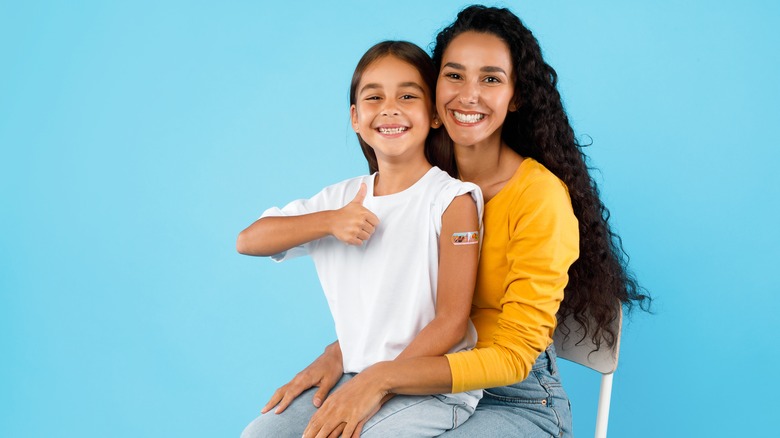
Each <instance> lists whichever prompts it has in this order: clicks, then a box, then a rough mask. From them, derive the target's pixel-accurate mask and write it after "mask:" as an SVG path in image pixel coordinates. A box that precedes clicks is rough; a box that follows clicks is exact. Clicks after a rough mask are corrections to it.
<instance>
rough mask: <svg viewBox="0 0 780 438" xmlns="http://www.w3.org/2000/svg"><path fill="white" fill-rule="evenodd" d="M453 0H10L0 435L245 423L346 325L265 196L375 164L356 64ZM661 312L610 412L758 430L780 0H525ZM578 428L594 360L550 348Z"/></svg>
mask: <svg viewBox="0 0 780 438" xmlns="http://www.w3.org/2000/svg"><path fill="white" fill-rule="evenodd" d="M466 4H468V3H466V2H462V1H456V2H453V1H444V0H438V1H430V2H421V1H416V0H415V1H410V0H398V1H394V2H384V3H381V4H380V3H375V2H367V1H344V2H335V3H334V2H330V3H329V2H313V1H312V2H301V1H291V2H257V1H225V2H207V1H199V2H188V1H146V0H142V1H134V2H101V1H72V2H65V1H28V2H12V1H8V0H2V1H0V63H1V65H2V66H1V68H0V201H2V204H1V205H2V207H1V208H2V214H0V436H3V437H48V436H69V437H102V436H114V437H138V436H149V437H152V436H153V437H163V436H187V437H235V436H238V434H239V433H240V432H241V430H242V428H243V427H244V426H245V425H246V424H247V423H248V422H249V421H250V420H251V419H252V418H253V417H254V416H255V415H256V414H257V413H258V411H259V409H260V407H261V406H262V404H263V403H264V402H265V401H266V400H267V399H268V397H269V396H270V394H271V393H272V391H273V389H274V388H276V387H277V386H279V385H281V384H282V383H284V382H286V381H287V379H289V378H291V377H292V376H293V375H294V374H295V373H296V372H297V371H299V370H300V369H301V368H302V367H304V366H305V365H306V364H308V363H309V361H311V360H312V359H313V358H314V357H316V356H317V355H318V354H319V353H320V352H321V351H322V349H323V347H324V346H325V345H326V344H328V343H329V342H331V341H332V340H333V339H334V332H333V328H332V321H331V319H330V316H329V313H328V310H327V306H326V303H325V300H324V298H323V296H322V292H321V290H320V289H319V285H318V282H317V278H316V274H315V272H314V269H313V266H312V263H311V261H310V260H308V259H300V260H294V261H290V262H286V263H283V264H275V263H273V262H271V261H270V260H267V259H259V258H251V257H245V256H240V255H238V254H237V253H236V251H235V238H236V235H237V233H238V232H239V231H240V230H241V229H243V228H244V227H245V226H247V225H248V224H249V223H251V222H252V221H253V220H254V219H256V218H257V216H258V215H259V214H260V213H261V212H262V211H263V210H264V209H265V208H267V207H269V206H272V205H281V204H284V203H286V202H287V201H289V200H292V199H296V198H300V197H307V196H311V195H312V194H314V193H315V192H317V191H318V190H319V189H320V188H321V187H323V186H325V185H327V184H330V183H333V182H337V181H340V180H342V179H345V178H347V177H351V176H355V175H358V174H362V173H364V172H365V171H366V165H365V162H364V160H363V158H362V155H361V153H360V152H359V149H358V146H357V142H356V140H355V138H354V134H353V132H352V131H351V129H350V126H349V123H348V102H347V93H348V84H349V79H350V77H351V74H352V69H353V68H354V65H355V64H356V62H357V60H358V58H359V57H360V56H361V55H362V53H363V52H364V51H365V49H367V48H368V47H369V46H371V45H372V44H373V43H375V42H377V41H379V40H383V39H407V40H410V41H413V42H416V43H418V44H420V45H421V46H423V47H428V45H429V44H430V42H431V41H432V40H433V37H434V35H435V34H436V32H437V31H438V30H439V29H441V28H442V27H443V26H445V25H446V24H448V23H449V22H451V21H452V20H453V19H454V17H455V15H456V13H457V11H459V10H460V9H461V8H462V7H463V6H465V5H466ZM500 5H502V6H508V7H510V8H511V9H512V10H513V11H515V12H516V13H517V14H518V15H519V16H520V17H521V18H522V19H523V20H524V21H525V23H526V24H527V25H528V26H529V27H530V28H531V29H532V30H533V31H534V32H535V34H536V36H537V38H538V39H539V40H540V42H541V45H542V47H543V49H544V52H545V56H546V58H547V61H548V62H549V63H550V64H551V65H553V67H554V68H556V70H557V72H558V74H559V76H560V90H561V92H562V95H563V97H564V100H565V104H566V108H567V110H568V113H569V115H570V117H571V120H572V122H573V125H574V127H575V130H576V132H577V135H578V136H580V138H581V139H583V141H585V142H592V146H590V147H588V148H587V153H588V154H589V156H590V157H591V164H592V165H593V166H594V167H596V168H598V171H596V173H595V175H596V176H597V179H598V181H599V183H600V187H601V191H602V195H603V198H604V200H605V202H606V204H607V205H608V207H609V208H610V210H611V212H612V223H613V225H614V227H615V228H616V230H617V231H618V232H619V233H620V235H621V236H622V238H623V243H624V245H625V247H626V249H627V251H628V252H629V254H630V255H631V266H632V268H633V270H634V271H635V273H636V274H637V275H638V277H639V279H640V280H641V282H642V284H643V285H644V286H645V287H646V288H647V289H648V290H649V291H651V293H652V294H653V296H654V297H655V299H656V300H655V307H654V309H655V314H654V315H648V314H644V313H636V314H635V315H634V316H633V318H631V320H630V322H629V323H628V324H627V325H626V328H625V331H624V336H623V343H622V352H621V358H620V367H619V368H618V372H617V374H616V377H615V388H614V392H613V400H612V411H611V416H610V426H609V429H610V435H612V436H616V437H657V436H675V437H686V436H722V437H731V436H750V435H759V434H767V433H768V434H770V435H771V432H770V431H771V430H773V424H774V421H772V418H773V415H774V413H775V412H776V411H777V410H778V408H780V404H779V403H778V401H777V399H778V398H777V391H778V390H779V389H780V385H778V379H777V369H778V368H780V358H779V357H778V355H779V354H780V353H779V349H778V342H777V340H776V336H775V335H774V334H775V333H777V332H778V331H779V330H780V324H779V323H778V318H777V317H776V316H775V315H774V312H775V311H776V310H777V308H778V304H780V300H778V292H780V287H778V281H777V278H776V277H775V275H776V273H777V268H776V264H777V262H778V261H779V260H780V249H779V248H780V232H778V225H777V224H778V220H777V216H778V213H779V212H780V183H778V182H777V179H776V177H775V176H774V175H773V171H772V169H774V168H775V167H776V166H777V164H778V163H780V147H779V146H780V142H779V141H778V137H777V132H776V131H777V126H778V123H779V122H780V111H779V110H778V106H777V102H779V101H780V85H778V84H779V83H780V81H778V78H780V66H779V65H778V58H777V55H776V52H777V47H778V43H780V34H778V31H777V23H778V22H780V3H777V2H773V1H749V2H737V1H720V2H705V1H693V2H676V1H669V0H663V1H654V2H649V1H648V2H618V1H562V0H560V1H558V0H556V1H516V2H506V3H502V4H500ZM562 373H563V377H564V379H565V384H566V386H567V389H568V391H569V393H570V395H571V398H572V403H573V407H574V419H575V433H576V434H577V435H578V436H589V435H590V434H591V433H592V430H593V425H594V420H595V404H596V396H597V392H598V375H597V374H595V373H593V372H590V371H587V370H584V369H580V368H578V367H577V366H574V365H569V364H562Z"/></svg>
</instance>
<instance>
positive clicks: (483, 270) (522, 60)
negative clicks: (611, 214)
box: [266, 6, 649, 437]
mask: <svg viewBox="0 0 780 438" xmlns="http://www.w3.org/2000/svg"><path fill="white" fill-rule="evenodd" d="M433 58H434V62H435V63H436V67H437V68H438V69H439V79H438V83H437V88H436V109H437V112H438V114H439V116H440V118H441V120H442V122H443V124H444V126H445V128H446V129H447V133H448V134H449V135H450V137H451V138H452V143H453V145H452V147H451V148H449V149H447V148H444V149H442V150H441V151H440V152H441V157H440V161H439V162H438V163H437V164H438V165H439V166H440V167H442V168H445V169H447V170H448V171H450V172H451V173H452V174H453V175H457V176H459V177H460V178H461V179H462V180H464V181H469V182H473V183H476V184H477V185H478V186H479V187H480V188H481V189H482V192H483V195H484V199H485V202H486V205H485V212H484V229H485V233H484V242H483V247H482V252H481V257H480V264H479V272H478V276H477V287H476V291H475V295H474V302H473V305H472V312H471V317H472V321H473V322H474V325H475V326H476V328H477V331H478V333H479V340H478V343H477V347H476V348H475V349H474V350H471V351H466V352H459V353H455V354H448V355H446V356H439V357H418V358H412V359H402V360H394V361H390V362H380V363H378V364H376V365H374V366H372V367H370V368H368V369H366V370H365V371H363V372H362V373H360V374H358V375H357V376H356V377H355V378H354V379H352V380H351V381H350V382H349V383H348V384H347V385H344V386H342V387H341V388H339V389H338V390H337V391H335V392H334V393H333V394H331V395H330V396H329V397H328V398H327V400H325V401H324V403H323V400H324V398H325V396H326V395H327V393H328V391H329V390H330V389H331V388H332V387H333V384H334V382H335V378H336V377H335V376H337V375H340V374H341V370H340V368H339V367H340V357H339V355H340V353H339V347H338V344H334V345H331V346H330V347H328V348H327V349H326V351H325V353H323V355H322V356H321V357H320V358H319V359H317V361H315V362H314V363H313V364H312V365H310V366H309V367H308V368H307V369H305V370H304V371H303V372H301V373H300V374H299V375H298V376H296V377H295V378H294V379H293V380H292V381H291V382H290V383H288V384H287V385H285V386H283V387H282V388H280V389H279V390H278V391H277V392H276V393H275V394H274V396H273V397H272V399H271V401H270V402H269V404H268V405H267V406H266V409H270V408H271V407H272V406H277V405H278V406H277V409H284V408H285V407H286V406H287V405H288V404H289V402H290V400H292V399H293V398H295V397H296V396H297V395H298V394H300V393H301V391H303V390H305V389H308V388H310V387H312V386H319V387H320V388H319V390H318V391H317V392H316V393H315V396H314V399H313V402H314V404H315V405H317V406H320V405H321V407H320V409H319V411H318V412H317V414H316V415H315V416H314V417H312V419H311V422H310V423H309V426H308V428H307V429H306V432H305V433H304V436H305V437H315V436H317V437H324V436H328V435H329V433H330V432H334V431H335V432H336V434H338V433H340V432H342V431H343V432H344V434H345V435H347V436H350V435H351V434H352V433H353V431H357V433H359V430H360V427H361V425H362V422H364V421H365V420H366V418H370V416H371V415H372V414H373V412H376V410H377V409H378V406H379V405H380V403H381V402H382V400H383V399H386V398H387V397H391V396H392V394H436V393H442V392H447V391H453V392H457V391H465V390H470V389H477V388H488V389H486V390H485V391H484V396H483V398H482V400H481V401H480V403H479V406H478V407H477V411H476V412H475V413H474V415H473V416H472V417H471V419H469V421H467V422H466V423H465V424H463V425H461V426H460V427H458V428H457V429H455V430H453V431H451V432H447V433H446V434H444V436H450V437H453V436H455V437H457V436H464V437H474V436H570V435H571V431H572V428H571V411H570V406H569V402H568V398H567V396H566V393H565V392H564V391H563V389H562V387H561V383H560V379H559V376H558V373H557V368H556V364H555V350H554V348H553V346H552V334H553V332H554V330H555V328H556V323H557V320H556V314H557V316H558V318H560V319H561V320H563V319H565V318H566V317H568V316H573V317H574V319H575V320H576V321H578V322H579V323H581V324H583V325H584V327H585V329H586V330H587V334H588V336H591V337H592V338H593V339H594V340H596V341H597V342H598V340H600V339H605V340H606V341H607V343H609V344H612V343H614V342H615V337H614V335H615V334H614V332H612V330H611V328H610V322H611V321H612V320H614V318H615V317H616V315H617V312H618V309H617V306H616V302H617V301H620V302H621V303H623V305H625V306H626V307H627V308H629V309H630V308H631V307H632V306H633V305H634V304H639V305H640V306H641V307H643V308H644V307H646V305H647V304H649V298H648V297H647V296H646V295H643V294H642V293H641V289H640V288H639V287H638V286H637V284H636V281H635V280H634V279H633V278H632V277H631V276H630V275H629V274H628V272H627V270H626V268H625V261H624V253H623V251H622V248H621V247H620V245H619V243H618V242H619V238H618V237H617V236H616V235H615V234H614V233H613V232H612V231H611V230H610V228H609V225H608V223H607V217H608V211H607V210H606V208H605V207H604V205H603V204H602V203H601V201H600V200H599V197H598V190H597V188H596V184H595V182H594V181H593V179H592V178H591V177H590V175H589V174H588V170H587V166H586V165H585V157H584V155H583V154H582V152H581V150H580V147H579V145H578V144H577V142H576V140H575V138H574V133H573V130H572V128H571V126H570V124H569V122H568V118H567V116H566V113H565V112H564V110H563V105H562V103H561V98H560V95H559V94H558V91H557V89H556V82H557V77H556V73H555V71H554V70H553V69H552V68H551V67H550V66H549V65H547V64H546V63H545V62H544V60H543V59H542V56H541V50H540V48H539V45H538V43H537V41H536V39H535V38H534V37H533V35H532V34H531V32H530V31H529V30H528V29H527V28H526V27H525V26H524V25H523V24H522V23H521V22H520V20H519V19H518V18H517V17H516V16H515V15H514V14H512V13H511V12H510V11H509V10H507V9H497V8H486V7H483V6H471V7H468V8H466V9H465V10H463V11H462V12H461V13H460V14H458V18H457V19H456V21H455V22H454V23H453V24H452V25H450V26H449V27H447V28H445V29H444V30H442V31H441V32H440V33H439V35H438V36H437V38H436V46H435V49H434V52H433ZM575 260H576V261H575ZM564 289H565V291H564ZM563 329H564V330H567V329H568V328H566V327H564V328H563Z"/></svg>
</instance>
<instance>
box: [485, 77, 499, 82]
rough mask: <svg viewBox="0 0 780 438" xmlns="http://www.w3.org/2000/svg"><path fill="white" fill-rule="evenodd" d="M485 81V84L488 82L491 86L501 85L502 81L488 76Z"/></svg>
mask: <svg viewBox="0 0 780 438" xmlns="http://www.w3.org/2000/svg"><path fill="white" fill-rule="evenodd" d="M484 80H485V82H487V83H489V84H500V83H501V80H499V79H498V78H497V77H495V76H488V77H486V78H485V79H484Z"/></svg>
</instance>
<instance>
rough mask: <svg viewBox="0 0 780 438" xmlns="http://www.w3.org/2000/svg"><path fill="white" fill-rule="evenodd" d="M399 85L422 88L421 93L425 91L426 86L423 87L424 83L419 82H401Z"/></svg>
mask: <svg viewBox="0 0 780 438" xmlns="http://www.w3.org/2000/svg"><path fill="white" fill-rule="evenodd" d="M398 86H399V87H401V88H408V87H411V88H416V89H418V90H420V93H425V88H423V87H422V85H420V84H418V83H417V82H401V83H400V84H398Z"/></svg>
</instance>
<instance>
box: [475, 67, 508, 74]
mask: <svg viewBox="0 0 780 438" xmlns="http://www.w3.org/2000/svg"><path fill="white" fill-rule="evenodd" d="M479 71H482V72H485V73H503V74H505V75H507V74H506V71H505V70H504V69H503V68H501V67H494V66H492V65H489V66H485V67H482V68H480V69H479ZM507 76H509V75H507Z"/></svg>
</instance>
